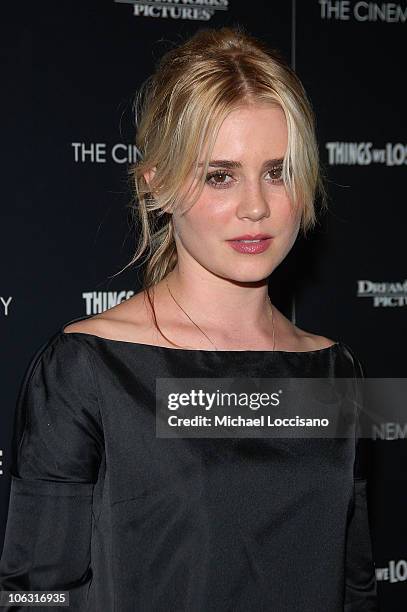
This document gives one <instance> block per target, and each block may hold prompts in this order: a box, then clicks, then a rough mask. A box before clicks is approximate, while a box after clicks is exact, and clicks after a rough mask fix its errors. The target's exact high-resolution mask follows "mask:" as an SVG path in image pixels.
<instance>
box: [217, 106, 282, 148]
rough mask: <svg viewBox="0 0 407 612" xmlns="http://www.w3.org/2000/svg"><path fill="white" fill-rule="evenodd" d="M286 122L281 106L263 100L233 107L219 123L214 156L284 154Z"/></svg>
mask: <svg viewBox="0 0 407 612" xmlns="http://www.w3.org/2000/svg"><path fill="white" fill-rule="evenodd" d="M287 143H288V131H287V121H286V118H285V114H284V111H283V109H282V108H281V107H280V106H277V105H274V104H270V103H264V104H253V105H250V106H243V107H240V108H236V109H234V110H232V111H231V112H230V113H229V114H228V115H227V117H226V118H225V119H224V121H223V122H222V124H221V126H220V128H219V132H218V134H217V137H216V141H215V145H214V148H213V154H212V157H213V158H218V157H221V158H226V159H235V160H238V159H243V158H247V157H251V158H253V157H258V156H260V157H263V156H269V157H271V156H273V157H278V156H281V157H283V156H284V154H285V151H286V149H287Z"/></svg>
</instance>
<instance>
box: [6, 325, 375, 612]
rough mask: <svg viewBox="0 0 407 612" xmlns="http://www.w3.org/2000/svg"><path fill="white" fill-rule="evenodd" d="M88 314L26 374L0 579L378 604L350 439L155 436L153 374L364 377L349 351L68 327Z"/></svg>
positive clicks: (134, 608)
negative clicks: (172, 343) (193, 346)
mask: <svg viewBox="0 0 407 612" xmlns="http://www.w3.org/2000/svg"><path fill="white" fill-rule="evenodd" d="M86 318H87V317H80V318H77V319H73V320H72V321H69V322H68V323H65V325H64V326H63V327H62V328H61V329H60V330H59V331H58V332H57V333H56V334H55V335H53V336H52V337H51V338H50V339H49V340H48V342H46V343H45V344H44V345H43V346H42V347H40V348H39V349H38V351H37V353H36V355H35V356H34V357H33V358H32V360H31V362H30V364H29V367H28V368H27V371H26V373H25V377H24V380H23V383H22V385H21V389H20V394H19V398H18V402H17V410H16V418H15V426H14V447H13V448H14V456H13V462H12V470H11V473H12V482H11V491H10V504H9V513H8V521H7V528H6V536H5V543H4V549H3V554H2V557H1V561H0V588H1V589H4V590H13V591H14V590H45V589H46V590H52V589H54V590H69V592H70V606H69V608H68V609H69V610H80V611H85V610H87V611H91V612H93V611H94V612H102V611H103V612H169V611H171V612H250V611H253V612H254V611H256V612H258V611H267V612H269V611H270V612H288V611H289V612H374V611H376V610H377V609H378V608H377V599H376V580H375V573H374V564H373V560H372V549H371V542H370V533H369V522H368V513H367V504H366V474H365V469H366V463H365V461H364V460H363V457H362V455H361V451H360V449H361V445H360V444H359V442H358V438H357V437H355V438H354V439H351V438H337V439H319V438H308V439H301V440H300V439H288V438H285V439H284V440H281V439H276V438H236V439H232V438H215V439H209V438H189V439H188V438H183V439H180V438H178V439H170V438H167V439H164V438H157V437H156V435H155V378H156V377H173V376H175V377H184V378H185V377H215V376H222V377H234V376H237V377H250V376H252V377H265V378H269V377H273V376H275V377H290V376H293V377H334V376H335V377H336V376H340V377H354V376H363V371H362V368H361V365H360V362H359V361H358V359H357V358H356V356H355V355H354V353H353V351H352V350H351V349H350V347H349V346H347V345H346V344H344V343H342V342H337V343H336V344H334V345H332V346H331V347H328V348H325V349H320V350H316V351H309V352H284V351H276V352H272V351H270V352H268V351H218V352H217V351H204V350H198V351H194V350H180V349H172V348H166V347H157V346H152V345H147V344H136V343H132V342H125V341H119V340H109V339H106V338H100V337H97V336H94V335H91V334H86V333H64V332H63V329H64V328H65V327H66V326H67V325H68V324H69V323H72V322H74V321H78V320H82V319H86ZM4 609H5V610H11V609H12V610H26V608H25V607H24V608H23V607H18V606H14V607H10V608H7V607H6V608H4ZM37 609H41V610H42V608H37ZM50 609H54V608H49V607H44V611H45V610H50ZM55 609H58V610H60V609H61V608H59V607H58V608H56V607H55ZM62 609H64V608H62ZM65 609H66V608H65Z"/></svg>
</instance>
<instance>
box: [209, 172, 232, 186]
mask: <svg viewBox="0 0 407 612" xmlns="http://www.w3.org/2000/svg"><path fill="white" fill-rule="evenodd" d="M226 176H230V177H231V176H232V175H231V174H229V173H228V172H225V171H224V170H216V171H215V172H210V173H209V174H207V176H206V182H207V183H208V185H211V187H215V189H224V186H226V185H228V183H226V182H225V181H221V182H218V181H213V180H212V179H215V178H221V179H224V178H225V177H226Z"/></svg>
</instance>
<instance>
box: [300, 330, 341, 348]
mask: <svg viewBox="0 0 407 612" xmlns="http://www.w3.org/2000/svg"><path fill="white" fill-rule="evenodd" d="M305 342H306V345H307V346H308V347H309V348H307V349H304V350H307V351H318V350H320V349H324V348H329V347H330V346H332V345H333V344H336V340H332V338H327V337H326V336H317V335H316V334H310V333H307V334H306V340H305Z"/></svg>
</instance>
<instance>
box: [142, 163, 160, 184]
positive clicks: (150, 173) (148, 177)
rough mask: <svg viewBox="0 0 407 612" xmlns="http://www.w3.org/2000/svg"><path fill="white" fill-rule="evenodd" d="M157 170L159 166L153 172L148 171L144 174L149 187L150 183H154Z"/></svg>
mask: <svg viewBox="0 0 407 612" xmlns="http://www.w3.org/2000/svg"><path fill="white" fill-rule="evenodd" d="M156 170H157V166H154V168H152V169H151V170H148V171H147V172H145V173H143V176H144V179H145V181H146V183H147V185H150V182H151V181H152V179H153V177H154V175H155V173H156Z"/></svg>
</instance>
